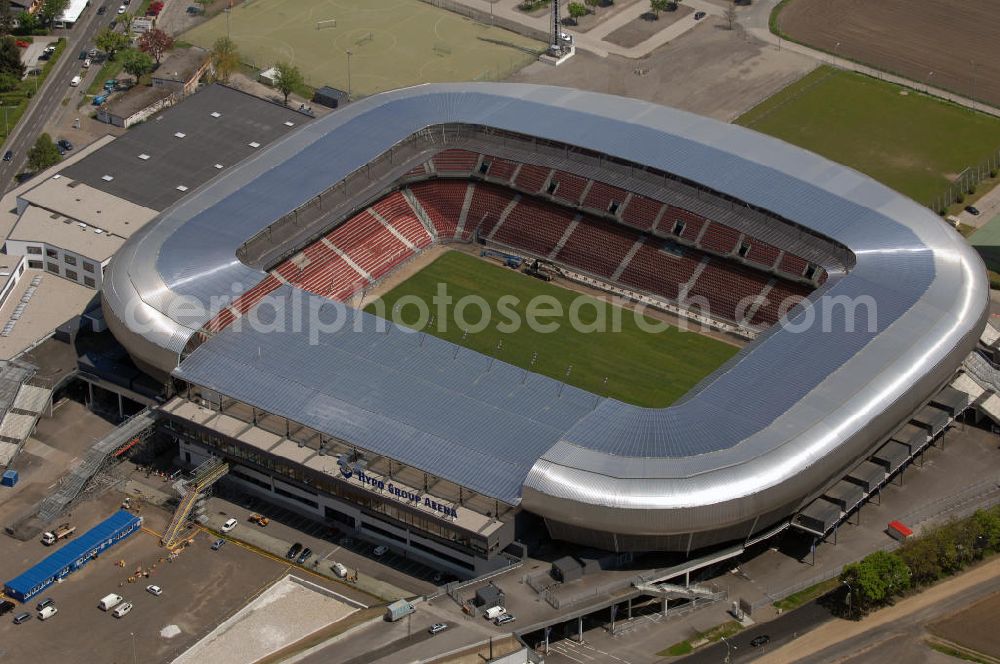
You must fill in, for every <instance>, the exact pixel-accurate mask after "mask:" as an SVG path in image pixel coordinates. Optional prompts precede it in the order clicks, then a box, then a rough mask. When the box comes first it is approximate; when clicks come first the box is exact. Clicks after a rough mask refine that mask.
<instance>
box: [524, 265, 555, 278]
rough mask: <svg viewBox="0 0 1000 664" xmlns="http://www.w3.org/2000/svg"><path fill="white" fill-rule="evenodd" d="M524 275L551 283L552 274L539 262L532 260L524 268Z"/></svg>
mask: <svg viewBox="0 0 1000 664" xmlns="http://www.w3.org/2000/svg"><path fill="white" fill-rule="evenodd" d="M524 273H525V274H527V275H529V276H532V277H535V278H536V279H541V280H542V281H552V273H551V272H549V271H548V270H547V269H546V268H545V266H544V265H542V264H541V263H540V262H539V261H537V260H534V261H532V262H531V263H528V264H527V265H525V266H524Z"/></svg>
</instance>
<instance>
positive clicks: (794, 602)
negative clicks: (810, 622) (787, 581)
mask: <svg viewBox="0 0 1000 664" xmlns="http://www.w3.org/2000/svg"><path fill="white" fill-rule="evenodd" d="M839 585H840V581H839V580H838V579H836V578H833V579H827V580H826V581H821V582H819V583H817V584H816V585H814V586H809V587H808V588H804V589H802V590H800V591H799V592H797V593H792V594H791V595H789V596H788V597H786V598H785V599H779V600H778V601H777V602H775V603H774V608H776V609H781V610H782V611H791V610H792V609H797V608H799V607H800V606H802V605H803V604H805V603H807V602H811V601H813V600H814V599H816V598H817V597H822V596H823V595H825V594H827V593H828V592H830V591H831V590H833V589H834V588H836V587H837V586H839Z"/></svg>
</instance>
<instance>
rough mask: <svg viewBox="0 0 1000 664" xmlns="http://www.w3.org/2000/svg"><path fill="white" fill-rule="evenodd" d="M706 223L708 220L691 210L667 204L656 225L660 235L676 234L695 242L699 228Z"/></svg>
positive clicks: (698, 234)
mask: <svg viewBox="0 0 1000 664" xmlns="http://www.w3.org/2000/svg"><path fill="white" fill-rule="evenodd" d="M706 223H708V220H706V219H704V218H703V217H700V216H698V215H696V214H695V213H693V212H688V211H687V210H682V209H681V208H679V207H676V206H674V205H668V206H667V209H666V211H664V213H663V218H662V219H660V223H659V224H657V225H656V228H657V230H658V231H659V232H660V234H661V235H667V234H670V235H676V236H677V237H679V238H682V239H684V240H687V241H688V242H690V243H692V244H695V243H697V242H698V238H699V237H701V229H702V228H703V227H704V226H705V224H706Z"/></svg>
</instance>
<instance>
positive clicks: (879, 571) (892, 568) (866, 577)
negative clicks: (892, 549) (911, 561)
mask: <svg viewBox="0 0 1000 664" xmlns="http://www.w3.org/2000/svg"><path fill="white" fill-rule="evenodd" d="M840 581H841V583H844V584H846V585H847V586H848V587H849V588H850V600H851V605H852V608H853V609H855V610H859V611H862V612H864V611H867V610H868V609H871V608H873V607H877V606H880V605H882V604H885V603H887V602H889V601H890V600H891V599H892V598H893V597H894V596H895V595H898V594H900V593H903V592H905V591H906V590H907V589H909V587H910V568H909V567H907V566H906V563H904V562H903V560H902V558H900V557H899V556H898V555H896V554H895V553H889V552H887V551H876V552H875V553H872V554H870V555H867V556H865V557H864V558H862V559H861V560H860V561H858V562H856V563H852V564H850V565H847V566H845V567H844V571H842V572H841V573H840Z"/></svg>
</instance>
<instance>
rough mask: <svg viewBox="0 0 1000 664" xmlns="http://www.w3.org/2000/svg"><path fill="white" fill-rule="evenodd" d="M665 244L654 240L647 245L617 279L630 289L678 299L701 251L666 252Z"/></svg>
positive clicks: (642, 247)
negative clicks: (680, 290)
mask: <svg viewBox="0 0 1000 664" xmlns="http://www.w3.org/2000/svg"><path fill="white" fill-rule="evenodd" d="M663 244H664V243H663V242H662V241H661V240H656V239H652V238H650V239H648V240H647V241H646V242H644V243H643V245H642V246H641V247H639V251H637V252H636V254H635V256H633V257H632V260H631V261H629V264H628V266H627V267H626V268H625V270H624V271H623V272H622V274H621V277H619V279H618V280H619V281H620V282H621V283H622V284H624V285H626V286H629V287H631V288H635V289H637V290H642V291H646V292H648V293H653V294H655V295H659V296H661V297H665V298H668V299H670V300H676V299H677V293H678V289H679V287H680V285H681V284H684V283H687V282H688V281H689V280H690V279H691V276H692V275H693V274H694V271H695V269H696V268H697V267H698V263H699V262H700V261H701V252H695V251H688V250H687V249H683V248H674V249H673V250H664V248H663V246H662V245H663ZM692 254H693V255H692Z"/></svg>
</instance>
